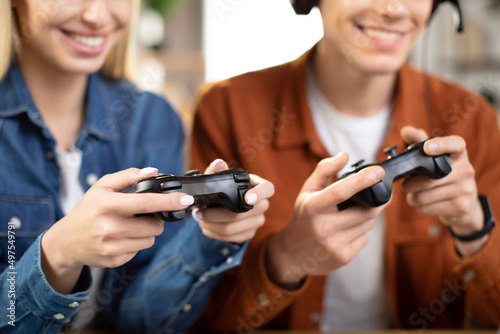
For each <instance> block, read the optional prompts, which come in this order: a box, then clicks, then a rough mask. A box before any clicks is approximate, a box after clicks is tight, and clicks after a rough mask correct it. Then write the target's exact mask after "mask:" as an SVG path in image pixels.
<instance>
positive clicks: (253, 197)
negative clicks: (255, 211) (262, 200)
mask: <svg viewBox="0 0 500 334" xmlns="http://www.w3.org/2000/svg"><path fill="white" fill-rule="evenodd" d="M246 198H247V203H248V204H254V203H255V202H257V198H258V196H257V194H248V195H247V196H246Z"/></svg>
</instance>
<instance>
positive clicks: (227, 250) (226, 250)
mask: <svg viewBox="0 0 500 334" xmlns="http://www.w3.org/2000/svg"><path fill="white" fill-rule="evenodd" d="M220 253H221V254H222V256H228V255H229V248H227V247H224V248H222V249H221V250H220Z"/></svg>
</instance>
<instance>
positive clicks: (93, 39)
mask: <svg viewBox="0 0 500 334" xmlns="http://www.w3.org/2000/svg"><path fill="white" fill-rule="evenodd" d="M64 33H65V34H66V35H67V36H68V37H69V38H71V39H72V40H74V41H75V42H77V43H78V44H81V45H83V46H86V47H90V48H97V47H100V46H102V45H103V44H104V42H105V41H106V38H105V37H101V36H84V35H77V34H72V33H69V32H66V31H64Z"/></svg>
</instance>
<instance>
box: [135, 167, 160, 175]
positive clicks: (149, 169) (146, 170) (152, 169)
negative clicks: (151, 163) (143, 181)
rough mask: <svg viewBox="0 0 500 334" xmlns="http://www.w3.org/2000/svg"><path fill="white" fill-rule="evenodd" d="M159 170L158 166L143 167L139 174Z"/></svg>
mask: <svg viewBox="0 0 500 334" xmlns="http://www.w3.org/2000/svg"><path fill="white" fill-rule="evenodd" d="M157 171H158V168H154V167H146V168H143V169H141V171H140V172H139V174H142V175H144V174H151V173H154V172H157Z"/></svg>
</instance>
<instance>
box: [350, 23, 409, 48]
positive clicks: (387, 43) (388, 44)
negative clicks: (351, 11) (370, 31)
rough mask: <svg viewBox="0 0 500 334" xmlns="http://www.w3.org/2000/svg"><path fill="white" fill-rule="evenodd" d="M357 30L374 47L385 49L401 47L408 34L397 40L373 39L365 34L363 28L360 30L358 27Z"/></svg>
mask: <svg viewBox="0 0 500 334" xmlns="http://www.w3.org/2000/svg"><path fill="white" fill-rule="evenodd" d="M356 28H357V29H358V31H360V32H361V33H362V34H363V36H365V37H366V38H367V39H368V40H369V41H370V42H371V43H372V44H374V45H376V46H378V47H383V48H393V47H396V46H399V45H400V44H401V43H402V42H403V40H404V39H405V37H406V36H407V34H402V35H400V37H399V38H396V39H382V38H376V37H372V36H369V35H367V34H366V33H365V31H364V30H363V29H362V28H360V27H356Z"/></svg>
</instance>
